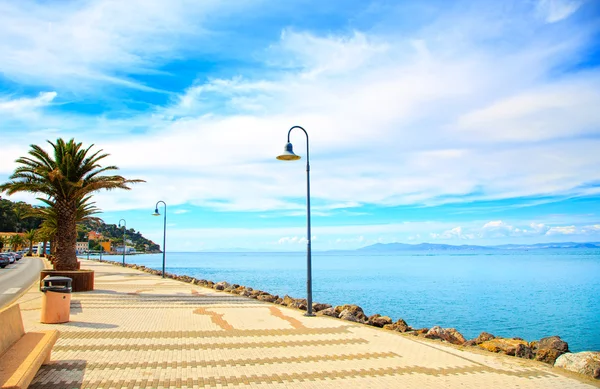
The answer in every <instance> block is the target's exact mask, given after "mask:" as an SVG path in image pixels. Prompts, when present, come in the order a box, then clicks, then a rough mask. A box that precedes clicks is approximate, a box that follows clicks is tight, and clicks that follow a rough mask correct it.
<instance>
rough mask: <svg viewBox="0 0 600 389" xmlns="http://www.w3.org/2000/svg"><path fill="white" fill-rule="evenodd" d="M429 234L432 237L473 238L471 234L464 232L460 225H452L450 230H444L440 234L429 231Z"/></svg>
mask: <svg viewBox="0 0 600 389" xmlns="http://www.w3.org/2000/svg"><path fill="white" fill-rule="evenodd" d="M429 236H430V237H431V238H432V239H474V238H475V236H474V235H473V234H469V233H465V231H463V228H462V227H460V226H459V227H454V228H452V229H450V230H446V231H444V232H442V233H441V234H437V233H430V234H429Z"/></svg>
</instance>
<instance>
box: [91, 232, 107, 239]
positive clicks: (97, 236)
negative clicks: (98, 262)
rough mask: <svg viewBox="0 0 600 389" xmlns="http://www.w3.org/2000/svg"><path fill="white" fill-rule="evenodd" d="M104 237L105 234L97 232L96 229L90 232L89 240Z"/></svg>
mask: <svg viewBox="0 0 600 389" xmlns="http://www.w3.org/2000/svg"><path fill="white" fill-rule="evenodd" d="M102 239H104V236H102V234H101V233H99V232H96V231H90V232H88V240H102Z"/></svg>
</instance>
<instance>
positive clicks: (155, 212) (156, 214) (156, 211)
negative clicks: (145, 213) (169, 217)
mask: <svg viewBox="0 0 600 389" xmlns="http://www.w3.org/2000/svg"><path fill="white" fill-rule="evenodd" d="M152 216H160V213H159V212H158V208H156V209H155V210H154V213H153V214H152Z"/></svg>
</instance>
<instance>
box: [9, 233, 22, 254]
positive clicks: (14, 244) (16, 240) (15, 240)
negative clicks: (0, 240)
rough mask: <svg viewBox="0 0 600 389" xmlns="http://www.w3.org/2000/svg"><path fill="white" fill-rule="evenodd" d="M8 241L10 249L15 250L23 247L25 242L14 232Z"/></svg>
mask: <svg viewBox="0 0 600 389" xmlns="http://www.w3.org/2000/svg"><path fill="white" fill-rule="evenodd" d="M8 242H9V244H10V246H11V248H12V251H17V250H20V249H21V247H23V245H24V244H25V239H24V238H23V237H22V236H21V235H20V234H14V235H11V236H10V239H9V240H8Z"/></svg>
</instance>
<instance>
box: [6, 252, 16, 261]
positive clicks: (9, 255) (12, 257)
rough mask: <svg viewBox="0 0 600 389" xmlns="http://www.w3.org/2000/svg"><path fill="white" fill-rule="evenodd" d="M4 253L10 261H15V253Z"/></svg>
mask: <svg viewBox="0 0 600 389" xmlns="http://www.w3.org/2000/svg"><path fill="white" fill-rule="evenodd" d="M4 255H6V256H7V257H8V259H9V260H10V263H15V262H16V261H17V256H16V255H15V253H11V252H10V251H9V252H6V253H4Z"/></svg>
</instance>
